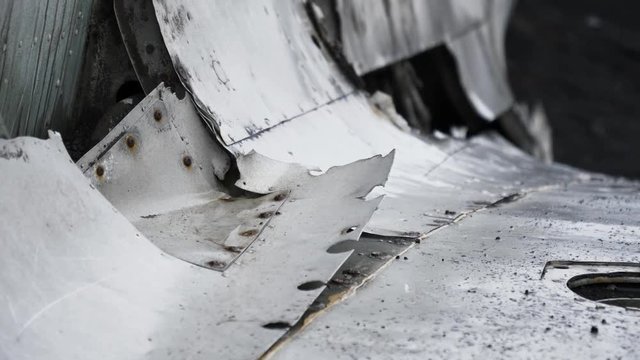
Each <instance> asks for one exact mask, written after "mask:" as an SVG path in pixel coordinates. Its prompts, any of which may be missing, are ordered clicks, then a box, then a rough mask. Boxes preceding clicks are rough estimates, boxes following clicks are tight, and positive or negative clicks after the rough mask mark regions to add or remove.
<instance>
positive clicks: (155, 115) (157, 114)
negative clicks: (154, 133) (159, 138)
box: [153, 110, 162, 121]
mask: <svg viewBox="0 0 640 360" xmlns="http://www.w3.org/2000/svg"><path fill="white" fill-rule="evenodd" d="M153 118H154V119H155V121H160V120H162V112H161V111H160V110H156V111H154V112H153Z"/></svg>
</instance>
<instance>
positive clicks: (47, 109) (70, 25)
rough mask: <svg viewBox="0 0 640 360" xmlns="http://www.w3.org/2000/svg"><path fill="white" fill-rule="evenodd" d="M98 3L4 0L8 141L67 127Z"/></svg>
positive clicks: (0, 87) (0, 57) (2, 97)
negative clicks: (90, 26)
mask: <svg viewBox="0 0 640 360" xmlns="http://www.w3.org/2000/svg"><path fill="white" fill-rule="evenodd" d="M92 5H93V0H62V1H41V0H0V46H1V47H2V49H1V53H0V114H2V117H4V119H5V121H6V124H5V125H6V127H7V132H8V134H9V137H15V136H20V135H32V136H45V135H46V131H47V129H51V128H53V129H68V127H69V126H70V124H71V122H72V121H73V119H72V114H71V111H72V110H73V106H72V105H71V104H72V102H73V101H74V100H75V96H76V84H77V81H78V78H79V76H80V70H81V67H82V59H83V55H84V46H85V40H86V33H87V27H88V23H89V13H90V10H91V7H92Z"/></svg>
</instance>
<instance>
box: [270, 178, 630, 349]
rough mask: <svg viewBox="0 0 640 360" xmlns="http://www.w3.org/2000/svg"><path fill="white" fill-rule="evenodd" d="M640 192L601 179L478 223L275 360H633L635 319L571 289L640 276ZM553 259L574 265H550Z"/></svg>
mask: <svg viewBox="0 0 640 360" xmlns="http://www.w3.org/2000/svg"><path fill="white" fill-rule="evenodd" d="M639 190H640V184H638V183H633V182H625V181H614V180H611V179H608V178H603V177H601V178H597V177H596V178H593V179H592V180H589V181H586V182H583V183H579V184H574V185H568V186H566V187H561V188H555V189H546V190H543V191H540V192H536V193H532V194H529V195H527V196H526V197H524V198H522V199H520V200H517V201H515V202H512V203H509V204H502V205H500V206H498V207H493V208H487V209H485V210H484V211H482V212H476V213H474V214H473V215H472V216H468V217H466V218H465V219H463V220H461V221H459V222H458V223H456V224H454V225H450V226H448V227H446V228H444V229H442V230H441V231H439V232H437V233H435V234H432V235H430V236H428V237H427V238H426V240H423V241H422V242H421V243H420V244H416V245H415V246H414V247H413V248H412V249H411V250H409V251H407V252H406V253H405V254H404V255H403V257H402V258H401V259H399V260H395V261H393V262H392V264H391V265H390V266H389V267H388V268H387V269H385V270H384V271H382V272H380V273H379V274H378V276H377V277H375V278H374V279H372V280H371V281H370V282H369V283H368V284H367V285H366V286H364V287H362V288H360V289H359V290H357V291H356V292H355V294H354V295H353V296H352V297H351V298H349V299H348V300H346V301H345V302H344V303H342V304H338V305H336V306H334V307H333V308H332V310H330V311H327V312H326V313H325V314H323V315H322V316H319V317H318V318H316V319H315V321H313V322H311V323H310V324H308V325H307V328H306V329H305V330H303V331H301V332H300V333H298V334H297V335H296V336H295V337H294V338H293V340H292V341H291V342H289V343H288V344H287V345H286V346H283V347H282V348H280V351H279V352H276V353H275V355H276V356H275V358H281V359H298V358H301V357H304V358H306V359H325V358H335V359H350V358H372V359H387V358H409V359H424V358H429V357H431V358H467V357H473V356H480V357H487V358H635V357H637V356H638V355H639V354H640V348H639V347H638V346H637V341H636V333H637V331H638V329H639V327H640V322H639V318H638V314H637V312H635V311H631V310H625V309H624V308H620V307H615V306H605V305H601V304H599V303H596V302H592V301H587V300H585V299H582V298H580V297H578V296H577V295H576V294H574V293H573V292H572V291H571V290H569V289H568V288H567V286H566V281H567V280H569V278H571V276H573V275H577V274H580V273H587V274H588V273H601V272H605V273H606V272H615V271H621V270H623V269H624V270H625V271H637V270H629V269H634V268H635V269H638V267H639V265H638V264H639V263H640V255H639V254H638V251H637V248H638V244H639V242H640V241H639V239H638V234H640V226H638V221H637V216H636V214H637V213H638V211H640V207H639V205H638V204H640V202H639V201H640V191H639ZM425 191H426V192H429V188H426V189H425ZM405 257H406V259H405ZM554 260H571V261H570V262H555V263H551V264H555V265H553V266H547V262H549V261H554ZM593 261H600V262H612V263H611V265H608V264H606V263H592V262H593ZM575 262H587V263H585V264H583V265H580V264H575ZM619 262H625V263H633V264H634V266H632V264H626V265H624V266H623V264H620V263H619ZM543 270H546V271H545V273H543ZM541 277H542V278H541Z"/></svg>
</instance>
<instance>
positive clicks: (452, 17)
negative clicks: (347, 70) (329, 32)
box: [336, 0, 491, 75]
mask: <svg viewBox="0 0 640 360" xmlns="http://www.w3.org/2000/svg"><path fill="white" fill-rule="evenodd" d="M490 2H491V0H482V1H465V0H454V1H451V0H436V1H422V0H399V1H398V0H396V1H382V0H378V1H371V0H346V1H345V0H339V1H337V3H336V8H337V11H338V14H339V17H340V24H341V26H340V31H341V39H342V44H343V46H344V55H345V56H346V58H347V60H348V61H349V62H350V63H351V64H352V65H353V67H354V69H355V71H356V73H357V74H358V75H362V74H366V73H368V72H371V71H374V70H377V69H379V68H382V67H385V66H387V65H390V64H392V63H395V62H397V61H399V60H402V59H406V58H409V57H411V56H413V55H416V54H418V53H420V52H423V51H425V50H427V49H429V48H431V47H434V46H436V45H439V44H442V43H444V42H445V41H446V40H449V39H453V38H456V37H457V36H459V35H461V34H463V33H466V32H468V31H471V30H473V29H474V28H476V27H478V26H480V25H481V24H482V23H483V22H485V21H486V18H485V13H486V8H487V5H488V4H489V3H490Z"/></svg>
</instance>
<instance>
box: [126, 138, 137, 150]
mask: <svg viewBox="0 0 640 360" xmlns="http://www.w3.org/2000/svg"><path fill="white" fill-rule="evenodd" d="M126 143H127V147H129V149H132V148H133V147H134V146H136V139H135V138H134V137H133V136H131V135H129V136H127V139H126Z"/></svg>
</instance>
